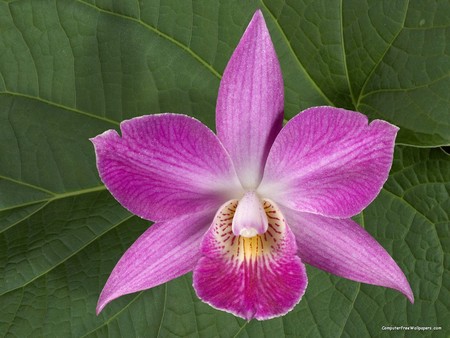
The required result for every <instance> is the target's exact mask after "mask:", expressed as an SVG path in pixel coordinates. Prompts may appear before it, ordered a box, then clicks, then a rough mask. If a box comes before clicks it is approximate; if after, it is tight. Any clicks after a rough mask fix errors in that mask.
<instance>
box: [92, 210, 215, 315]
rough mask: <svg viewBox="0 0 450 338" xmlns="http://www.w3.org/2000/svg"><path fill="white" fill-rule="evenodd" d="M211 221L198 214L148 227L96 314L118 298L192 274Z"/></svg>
mask: <svg viewBox="0 0 450 338" xmlns="http://www.w3.org/2000/svg"><path fill="white" fill-rule="evenodd" d="M213 217H214V214H209V213H198V214H194V215H189V216H187V217H181V218H178V219H173V220H171V221H167V222H162V223H156V224H154V225H153V226H151V227H150V228H149V229H148V230H147V231H146V232H144V233H143V234H142V235H141V236H140V237H139V238H138V239H137V240H136V242H134V243H133V245H132V246H131V247H130V248H129V249H128V250H127V251H126V252H125V254H124V255H123V256H122V258H120V260H119V262H118V263H117V265H116V266H115V267H114V270H113V271H112V273H111V275H110V276H109V278H108V281H107V282H106V284H105V286H104V288H103V291H102V293H101V295H100V298H99V300H98V304H97V314H98V313H100V311H102V309H103V308H104V307H105V306H106V304H108V303H109V302H110V301H112V300H114V299H116V298H118V297H120V296H123V295H126V294H129V293H133V292H137V291H141V290H145V289H150V288H152V287H155V286H157V285H160V284H162V283H165V282H167V281H169V280H171V279H174V278H176V277H178V276H181V275H184V274H185V273H187V272H189V271H191V270H192V269H193V267H194V266H195V263H196V262H197V261H198V259H199V258H200V242H201V239H202V236H203V234H204V233H205V231H206V230H207V228H208V225H209V224H210V223H211V219H212V218H213Z"/></svg>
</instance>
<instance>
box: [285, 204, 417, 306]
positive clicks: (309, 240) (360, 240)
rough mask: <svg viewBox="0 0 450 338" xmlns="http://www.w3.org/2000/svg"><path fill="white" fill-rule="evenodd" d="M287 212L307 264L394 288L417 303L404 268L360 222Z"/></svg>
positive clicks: (361, 280) (346, 276)
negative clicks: (400, 266)
mask: <svg viewBox="0 0 450 338" xmlns="http://www.w3.org/2000/svg"><path fill="white" fill-rule="evenodd" d="M285 214H286V217H287V219H288V220H289V223H290V224H291V229H292V231H293V233H294V234H295V238H296V240H297V246H298V254H299V256H300V257H301V259H302V260H303V261H304V262H305V263H307V264H310V265H313V266H315V267H317V268H319V269H322V270H325V271H328V272H330V273H332V274H335V275H338V276H341V277H344V278H347V279H351V280H354V281H357V282H362V283H367V284H373V285H379V286H384V287H387V288H391V289H395V290H397V291H400V292H401V293H403V294H404V295H405V296H406V297H407V298H408V299H409V301H410V302H411V303H414V295H413V293H412V290H411V287H410V286H409V283H408V281H407V279H406V277H405V275H404V273H403V272H402V270H401V269H400V268H399V266H398V265H397V263H395V261H394V260H393V259H392V257H391V256H390V255H389V254H388V253H387V251H386V250H385V249H384V248H383V247H382V246H381V245H380V244H379V243H378V242H377V241H376V240H375V239H374V238H373V237H372V236H371V235H370V234H369V233H368V232H367V231H366V230H364V229H363V228H362V227H361V226H360V225H359V224H357V223H356V222H354V221H352V220H351V219H333V218H328V217H323V216H320V215H314V214H308V213H299V212H293V211H289V212H285Z"/></svg>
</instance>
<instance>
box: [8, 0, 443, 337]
mask: <svg viewBox="0 0 450 338" xmlns="http://www.w3.org/2000/svg"><path fill="white" fill-rule="evenodd" d="M258 7H259V8H262V9H263V12H264V15H265V17H266V20H267V23H268V26H269V29H270V31H271V34H272V37H273V40H274V43H275V46H276V49H277V52H278V55H279V58H280V62H281V66H282V68H283V74H284V79H285V90H286V117H287V118H290V117H292V116H294V115H295V114H296V113H297V112H298V111H300V110H301V109H304V108H306V107H309V106H312V105H322V104H330V105H335V106H340V107H347V108H351V109H357V110H360V111H362V112H364V113H366V114H368V115H369V116H370V117H371V118H383V119H387V120H389V121H391V122H393V123H395V124H397V125H398V126H400V127H401V132H400V135H399V142H400V143H403V144H411V145H418V146H437V145H443V144H449V143H450V142H449V140H450V131H449V119H448V115H449V108H448V107H449V101H450V100H449V95H450V90H449V87H450V86H449V84H450V77H449V69H450V61H449V44H450V42H449V39H448V36H449V22H450V19H449V17H450V16H449V15H448V13H450V3H449V2H448V1H436V2H432V1H415V2H413V1H409V2H408V1H379V0H377V1H375V0H374V1H356V0H354V1H345V2H344V1H341V2H339V1H325V0H323V1H317V0H315V1H286V2H283V1H265V2H258V1H223V2H220V1H192V2H186V1H181V0H172V1H166V0H161V1H147V0H141V1H136V0H133V1H131V0H130V1H124V0H121V1H119V0H116V1H113V0H110V1H108V0H103V1H82V0H78V1H68V0H67V1H62V0H56V1H55V0H52V1H47V0H40V1H32V0H27V1H21V0H16V1H0V75H1V76H0V141H1V142H0V336H17V337H28V336H33V337H34V336H36V337H43V336H45V337H66V336H74V337H80V336H100V337H102V336H117V337H120V336H130V337H134V336H149V337H153V336H160V337H166V336H183V337H185V336H192V337H196V336H204V337H210V336H223V337H228V336H234V335H236V336H240V337H246V336H251V337H260V336H267V337H279V336H311V337H314V336H323V337H329V336H331V337H333V336H336V337H337V336H341V335H343V336H352V337H353V336H364V335H370V336H379V335H382V334H383V333H386V331H383V330H382V329H381V328H382V326H408V325H417V326H441V327H442V330H441V331H434V334H437V335H442V336H446V335H448V334H449V333H450V327H449V324H448V323H447V322H448V320H447V317H448V313H449V312H450V273H449V270H450V266H449V259H450V257H449V252H450V240H449V233H450V229H449V210H450V198H449V190H450V164H449V157H448V155H446V154H445V153H443V152H442V151H440V150H438V149H433V150H426V149H415V148H407V147H398V149H397V152H396V157H395V162H394V166H393V169H392V173H391V176H390V179H389V181H388V183H387V184H386V186H385V188H384V189H383V191H382V193H381V194H380V196H379V197H378V198H377V199H376V201H375V202H374V203H373V204H372V205H371V206H370V207H369V208H368V209H366V210H365V211H364V213H362V214H361V215H360V216H359V217H357V220H358V222H360V223H361V224H362V225H363V226H365V227H366V229H367V230H368V231H369V232H371V233H372V234H373V235H374V237H375V238H376V239H377V240H379V241H380V243H381V244H383V246H384V247H385V248H386V249H387V250H388V251H389V252H390V253H391V254H392V256H393V257H394V259H395V260H396V261H397V262H398V263H399V265H400V266H401V267H402V269H403V270H404V271H405V272H406V274H407V277H408V279H409V281H410V282H411V286H412V288H413V291H414V293H415V296H416V303H415V304H414V305H411V304H409V303H408V302H407V301H406V300H405V299H404V297H403V296H402V295H400V294H398V293H396V292H394V291H392V290H385V289H382V288H379V287H374V286H367V285H360V284H359V283H355V282H350V281H346V280H343V279H341V278H338V277H334V276H331V275H328V274H326V273H324V272H321V271H318V270H316V269H314V268H309V269H308V274H309V280H310V281H309V287H308V290H307V293H306V296H305V298H304V300H303V301H302V302H301V303H300V304H299V305H298V306H297V307H296V308H295V309H294V310H293V311H292V312H291V313H290V314H288V315H287V316H285V317H283V318H278V319H274V320H271V321H267V322H256V321H252V322H249V323H246V322H244V321H242V320H240V319H236V318H235V317H233V316H231V315H229V314H226V313H223V312H219V311H216V310H214V309H211V308H210V307H209V306H207V305H205V304H203V303H202V302H200V301H199V300H198V299H197V297H196V296H195V293H194V291H193V289H192V287H191V277H190V276H185V277H182V278H179V279H178V280H175V281H173V282H170V283H168V284H167V285H163V286H160V287H157V288H155V289H153V290H149V291H145V292H142V293H139V294H134V295H129V296H126V297H123V298H121V299H118V300H116V301H114V302H113V303H112V304H111V305H109V306H108V307H107V308H106V310H105V311H104V312H103V313H102V314H101V315H100V316H99V317H96V316H95V304H96V301H97V298H98V295H99V293H100V291H101V289H102V287H103V285H104V283H105V281H106V279H107V277H108V275H109V273H110V272H111V270H112V268H113V266H114V264H115V263H116V262H117V260H118V259H119V258H120V256H121V254H122V253H123V252H124V251H125V250H126V248H127V247H128V246H129V245H130V244H131V243H132V242H133V241H134V240H135V239H136V238H137V237H138V236H139V234H141V233H142V232H143V231H144V230H145V229H146V228H147V227H148V226H149V225H150V224H149V223H148V222H146V221H143V220H140V219H138V218H137V217H134V216H132V215H130V214H129V213H128V212H127V211H125V210H124V209H123V208H122V207H121V206H120V205H118V204H117V202H115V201H114V199H113V198H112V197H111V196H110V194H109V193H108V192H107V191H106V190H105V189H104V187H103V186H102V184H101V182H100V181H99V179H98V175H97V171H96V168H95V156H94V153H93V149H92V145H91V144H90V143H89V141H88V138H90V137H93V136H95V135H97V134H99V133H101V132H103V131H104V130H107V129H110V128H118V124H119V123H120V121H121V120H123V119H127V118H130V117H134V116H138V115H142V114H149V113H158V112H164V111H171V112H180V113H187V114H190V115H192V116H196V117H197V118H199V119H200V120H202V121H203V122H205V123H206V124H208V125H209V126H211V127H213V126H214V105H215V100H216V95H217V89H218V85H219V81H220V77H221V75H220V74H221V73H222V71H223V69H224V67H225V65H226V62H227V60H228V58H229V56H230V55H231V53H232V51H233V49H234V47H235V46H236V44H237V42H238V40H239V37H240V35H241V34H242V32H243V30H244V29H245V27H246V25H247V23H248V21H249V19H250V17H251V16H252V14H253V12H254V10H255V9H256V8H258ZM405 332H406V331H403V332H402V331H400V332H396V334H397V335H405V334H406V333H405ZM407 334H408V335H411V334H412V335H414V334H417V335H420V333H417V332H412V331H408V332H407Z"/></svg>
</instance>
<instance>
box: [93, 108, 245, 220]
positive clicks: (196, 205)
mask: <svg viewBox="0 0 450 338" xmlns="http://www.w3.org/2000/svg"><path fill="white" fill-rule="evenodd" d="M121 131H122V137H120V136H119V134H118V133H117V132H116V131H114V130H108V131H106V132H105V133H103V134H101V135H99V136H97V137H95V138H94V139H92V142H93V143H94V145H95V150H96V154H97V167H98V171H99V173H100V177H101V179H102V181H103V182H104V183H105V185H106V187H107V188H108V190H109V191H110V192H111V193H112V194H113V196H114V197H115V198H116V199H117V200H118V201H119V202H120V203H121V204H122V205H123V206H124V207H126V208H127V209H128V210H130V211H131V212H133V213H134V214H136V215H138V216H141V217H143V218H145V219H148V220H152V221H159V220H167V219H171V218H173V217H179V216H182V215H186V214H190V213H194V212H197V211H205V210H211V211H212V213H214V212H215V211H216V210H217V208H218V207H219V206H220V205H222V204H223V203H224V202H225V201H226V200H227V199H229V195H230V194H231V195H233V193H235V192H236V190H239V188H240V185H239V181H238V179H237V176H236V174H235V171H234V168H233V164H232V163H231V159H230V157H229V156H228V154H227V153H226V151H225V149H224V148H223V147H222V145H221V143H220V141H219V140H218V139H217V137H216V135H214V133H213V132H212V131H211V130H210V129H208V128H207V127H206V126H205V125H203V124H202V123H201V122H199V121H198V120H196V119H194V118H192V117H189V116H185V115H177V114H159V115H148V116H143V117H137V118H134V119H131V120H128V121H124V122H122V123H121Z"/></svg>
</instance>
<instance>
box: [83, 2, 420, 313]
mask: <svg viewBox="0 0 450 338" xmlns="http://www.w3.org/2000/svg"><path fill="white" fill-rule="evenodd" d="M283 104H284V94H283V80H282V76H281V69H280V65H279V63H278V59H277V56H276V53H275V50H274V46H273V44H272V41H271V39H270V35H269V32H268V30H267V27H266V24H265V22H264V18H263V15H262V13H261V11H259V10H258V11H257V12H256V13H255V15H254V16H253V18H252V20H251V22H250V24H249V26H248V27H247V29H246V31H245V33H244V35H243V36H242V38H241V40H240V42H239V44H238V46H237V48H236V50H235V51H234V53H233V55H232V57H231V59H230V61H229V63H228V65H227V67H226V69H225V72H224V74H223V78H222V80H221V82H220V88H219V93H218V99H217V107H216V128H217V135H215V134H214V133H213V132H212V131H211V130H210V129H208V127H206V126H205V125H203V124H202V123H201V122H199V121H198V120H196V119H194V118H192V117H189V116H186V115H180V114H170V113H167V114H158V115H149V116H142V117H137V118H133V119H131V120H127V121H124V122H122V123H121V125H120V129H121V136H120V135H119V134H118V133H117V132H116V131H115V130H108V131H106V132H104V133H103V134H101V135H98V136H97V137H95V138H93V139H92V142H93V144H94V146H95V151H96V155H97V167H98V171H99V173H100V177H101V179H102V181H103V182H104V183H105V185H106V187H107V188H108V190H109V191H110V192H111V193H112V195H113V196H114V197H115V198H116V199H117V200H118V201H119V202H120V203H121V204H122V205H123V206H124V207H125V208H127V209H128V210H130V211H131V212H132V213H134V214H136V215H138V216H140V217H142V218H144V219H147V220H151V221H153V222H154V224H153V226H151V227H150V228H149V229H148V230H147V231H146V232H144V234H142V235H141V236H140V237H139V238H138V239H137V241H136V242H135V243H134V244H133V245H132V246H131V247H130V248H129V249H128V251H126V253H125V254H124V255H123V257H122V258H121V259H120V261H119V262H118V263H117V265H116V266H115V268H114V270H113V272H112V273H111V275H110V277H109V279H108V281H107V282H106V285H105V287H104V289H103V291H102V293H101V296H100V299H99V301H98V307H97V313H99V312H100V311H101V310H102V309H103V308H104V307H105V305H106V304H107V303H109V302H110V301H112V300H113V299H115V298H117V297H120V296H122V295H125V294H129V293H133V292H137V291H141V290H145V289H149V288H152V287H155V286H157V285H160V284H162V283H165V282H167V281H169V280H171V279H174V278H176V277H178V276H181V275H183V274H186V273H187V272H189V271H193V287H194V289H195V291H196V293H197V295H198V297H199V298H200V299H201V300H202V301H204V302H206V303H208V304H210V305H211V306H212V307H214V308H217V309H220V310H223V311H227V312H230V313H232V314H234V315H236V316H239V317H242V318H245V319H247V320H250V319H252V318H255V319H258V320H265V319H269V318H273V317H276V316H281V315H283V314H286V313H287V312H289V311H290V310H292V308H293V307H294V306H295V305H296V304H297V303H298V302H299V301H300V299H301V298H302V296H303V294H304V292H305V289H306V286H307V276H306V271H305V265H304V264H305V263H306V264H310V265H312V266H315V267H317V268H319V269H322V270H325V271H328V272H330V273H333V274H335V275H338V276H342V277H344V278H348V279H352V280H354V281H357V282H363V283H368V284H374V285H379V286H384V287H388V288H392V289H395V290H398V291H400V292H402V293H403V294H404V295H405V296H406V297H407V298H408V299H409V300H410V301H411V302H413V294H412V291H411V288H410V286H409V284H408V281H407V280H406V278H405V275H404V274H403V272H402V271H401V270H400V268H399V267H398V265H397V264H396V263H395V262H394V260H393V259H392V258H391V257H390V256H389V254H388V253H387V252H386V250H384V249H383V248H382V247H381V245H380V244H378V243H377V242H376V240H375V239H373V238H372V237H371V236H370V235H369V234H368V233H367V232H366V231H365V230H364V229H363V228H362V227H360V226H359V225H358V224H357V223H355V222H354V221H353V220H351V219H350V217H351V216H354V215H356V214H358V213H359V212H361V211H362V210H363V209H364V208H365V207H366V206H367V205H368V204H369V203H371V202H372V201H373V200H374V198H375V197H376V196H377V195H378V193H379V192H380V190H381V188H382V186H383V184H384V182H385V181H386V179H387V177H388V173H389V170H390V167H391V165H392V158H393V149H394V140H395V136H396V134H397V131H398V128H397V127H395V126H393V125H391V124H389V123H387V122H385V121H381V120H374V121H372V122H371V123H368V120H367V118H366V117H365V116H364V115H363V114H360V113H358V112H353V111H348V110H344V109H339V108H334V107H313V108H310V109H307V110H305V111H303V112H301V113H300V114H298V115H297V116H295V117H294V118H292V119H291V120H290V121H289V122H288V123H287V124H286V125H285V126H284V127H283Z"/></svg>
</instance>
